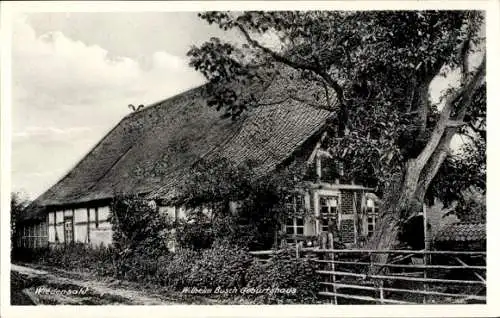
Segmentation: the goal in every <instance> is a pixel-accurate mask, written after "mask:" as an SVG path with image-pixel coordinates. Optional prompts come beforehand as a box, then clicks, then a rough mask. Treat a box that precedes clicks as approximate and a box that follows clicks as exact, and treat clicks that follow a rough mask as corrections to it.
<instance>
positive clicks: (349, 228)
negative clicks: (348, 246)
mask: <svg viewBox="0 0 500 318" xmlns="http://www.w3.org/2000/svg"><path fill="white" fill-rule="evenodd" d="M340 241H341V242H342V243H354V220H342V221H340Z"/></svg>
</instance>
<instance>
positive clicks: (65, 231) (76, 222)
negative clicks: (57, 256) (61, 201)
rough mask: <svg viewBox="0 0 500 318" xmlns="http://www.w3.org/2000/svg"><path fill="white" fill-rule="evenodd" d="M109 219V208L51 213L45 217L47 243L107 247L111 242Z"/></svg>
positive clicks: (63, 210) (65, 210)
mask: <svg viewBox="0 0 500 318" xmlns="http://www.w3.org/2000/svg"><path fill="white" fill-rule="evenodd" d="M109 217H110V209H109V206H102V207H92V208H77V209H61V210H57V211H51V212H49V213H48V217H47V221H48V223H47V224H48V229H47V230H48V231H47V232H48V235H47V236H48V242H49V243H50V244H65V243H71V242H75V243H86V244H91V245H94V246H98V245H101V244H103V245H109V244H111V242H112V230H111V223H110V220H109Z"/></svg>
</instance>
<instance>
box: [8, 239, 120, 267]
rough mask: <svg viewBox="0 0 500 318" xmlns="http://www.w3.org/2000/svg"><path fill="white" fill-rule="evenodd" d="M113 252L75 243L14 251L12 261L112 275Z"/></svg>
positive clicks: (106, 248) (103, 247)
mask: <svg viewBox="0 0 500 318" xmlns="http://www.w3.org/2000/svg"><path fill="white" fill-rule="evenodd" d="M112 256H113V250H112V249H111V248H109V247H105V246H103V245H101V246H99V247H89V246H88V245H85V244H81V243H75V244H71V245H62V246H56V247H53V248H49V247H44V248H37V249H21V248H19V249H16V253H15V255H13V260H14V261H20V262H31V263H37V264H41V265H48V266H54V267H59V268H62V269H66V270H76V271H81V272H92V273H95V274H98V275H112V274H113V273H114V264H113V257H112Z"/></svg>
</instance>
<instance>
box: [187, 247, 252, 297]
mask: <svg viewBox="0 0 500 318" xmlns="http://www.w3.org/2000/svg"><path fill="white" fill-rule="evenodd" d="M251 262H252V257H251V256H250V255H249V254H248V251H246V250H244V249H241V248H238V247H234V246H230V245H229V244H228V243H226V242H217V243H216V244H214V246H213V247H212V248H211V249H206V250H204V251H202V252H201V254H200V258H199V259H198V260H197V261H196V262H195V263H194V264H192V266H191V271H190V273H189V276H188V280H187V283H188V285H190V286H196V287H200V288H216V287H220V288H224V289H226V288H234V287H236V288H241V287H243V286H245V272H246V270H247V269H248V267H249V266H250V264H251Z"/></svg>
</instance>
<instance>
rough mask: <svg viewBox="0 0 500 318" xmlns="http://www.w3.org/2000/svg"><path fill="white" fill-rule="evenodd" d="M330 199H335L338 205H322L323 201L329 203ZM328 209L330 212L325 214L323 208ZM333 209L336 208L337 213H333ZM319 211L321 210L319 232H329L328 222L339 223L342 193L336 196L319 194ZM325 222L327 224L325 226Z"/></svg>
mask: <svg viewBox="0 0 500 318" xmlns="http://www.w3.org/2000/svg"><path fill="white" fill-rule="evenodd" d="M329 199H335V201H336V205H329V204H326V205H325V204H322V202H323V200H326V202H329ZM324 207H327V208H328V212H327V213H324V212H323V208H324ZM332 208H335V211H333V212H332ZM318 209H319V211H318V212H319V220H320V224H319V230H320V233H321V232H328V221H330V220H334V223H337V222H338V215H339V212H340V193H336V194H319V195H318ZM325 221H327V222H326V224H325Z"/></svg>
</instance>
